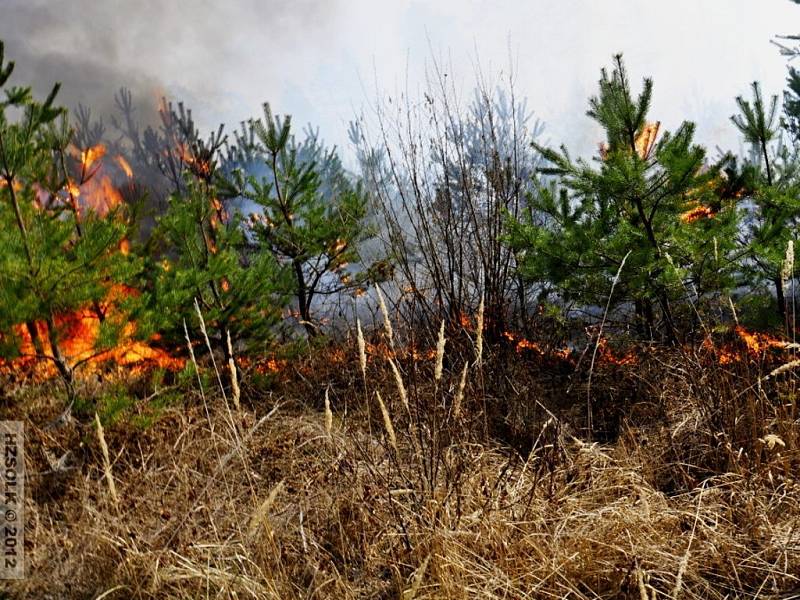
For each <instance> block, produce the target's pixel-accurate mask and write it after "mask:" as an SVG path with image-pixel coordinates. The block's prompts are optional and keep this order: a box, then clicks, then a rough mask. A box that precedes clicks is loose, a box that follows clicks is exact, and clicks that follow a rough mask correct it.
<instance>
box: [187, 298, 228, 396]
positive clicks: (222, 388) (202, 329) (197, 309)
mask: <svg viewBox="0 0 800 600" xmlns="http://www.w3.org/2000/svg"><path fill="white" fill-rule="evenodd" d="M194 310H195V312H196V313H197V318H198V319H199V320H200V332H201V333H202V334H203V339H204V340H205V342H206V347H207V348H208V353H209V355H210V356H211V364H212V365H213V366H214V373H216V375H217V383H218V384H219V389H220V391H221V392H222V398H223V399H224V400H225V404H227V403H228V396H227V394H226V393H225V386H224V385H222V377H220V375H219V369H218V368H217V361H216V360H215V359H214V349H213V348H212V347H211V340H209V339H208V331H206V321H205V319H203V313H202V311H201V310H200V304H198V302H197V298H195V299H194Z"/></svg>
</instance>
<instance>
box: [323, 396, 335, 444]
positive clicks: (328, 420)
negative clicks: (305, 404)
mask: <svg viewBox="0 0 800 600" xmlns="http://www.w3.org/2000/svg"><path fill="white" fill-rule="evenodd" d="M328 391H329V389H328V388H325V432H326V433H327V434H328V437H330V435H331V431H332V430H333V413H332V412H331V399H330V397H329V394H328Z"/></svg>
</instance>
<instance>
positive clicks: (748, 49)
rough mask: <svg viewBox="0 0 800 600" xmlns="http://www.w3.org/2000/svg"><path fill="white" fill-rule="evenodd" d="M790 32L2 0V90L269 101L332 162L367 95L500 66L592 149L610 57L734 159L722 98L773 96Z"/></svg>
mask: <svg viewBox="0 0 800 600" xmlns="http://www.w3.org/2000/svg"><path fill="white" fill-rule="evenodd" d="M792 33H800V6H799V5H797V4H794V3H792V2H790V1H789V0H759V1H755V0H670V1H669V2H665V1H660V2H656V1H654V0H602V1H599V0H582V1H579V0H525V1H522V0H518V1H510V0H498V1H493V2H488V1H478V0H427V1H423V0H394V1H389V0H286V1H279V0H216V1H214V2H211V1H208V0H158V1H156V0H129V1H127V2H126V1H122V0H104V1H102V2H97V1H96V0H69V1H66V0H0V40H3V41H4V42H5V45H6V59H11V60H15V61H16V62H17V71H16V72H15V77H14V79H13V80H12V82H13V83H16V84H27V83H32V84H33V85H34V88H35V90H36V91H37V92H39V93H40V94H44V93H46V92H47V91H48V89H49V85H50V84H51V83H52V82H53V81H56V80H58V81H61V82H62V83H63V88H62V93H61V96H60V98H61V101H62V103H64V104H66V105H68V106H74V105H76V104H77V103H78V102H81V103H84V104H87V105H89V106H91V107H93V109H94V111H95V113H96V114H103V113H107V112H109V111H110V110H111V109H112V108H113V96H114V92H115V91H116V90H117V89H118V88H119V87H120V86H126V87H129V88H131V90H132V91H133V93H134V97H135V98H136V100H137V102H138V106H139V114H140V116H141V118H142V119H143V120H151V119H153V118H154V115H155V111H154V109H155V107H156V106H157V101H158V98H159V97H160V96H162V95H165V96H167V97H168V98H172V99H176V100H183V101H185V103H186V104H187V105H188V106H190V107H192V108H193V110H194V115H195V118H196V120H197V122H198V124H199V125H200V126H201V127H202V128H204V129H211V128H213V127H215V126H216V125H217V124H218V123H220V122H224V123H226V124H228V126H233V127H235V126H236V125H237V123H238V122H239V121H241V120H243V119H246V118H248V117H251V116H260V114H261V104H262V103H263V102H265V101H269V102H270V103H271V104H272V106H273V110H274V111H275V112H278V113H281V114H286V113H289V114H292V115H293V117H294V119H295V121H296V122H297V123H301V124H305V123H311V124H313V125H314V126H315V127H318V128H319V131H320V134H321V136H322V137H323V138H324V139H325V140H326V141H327V142H328V143H330V144H336V145H338V146H339V147H340V148H342V149H343V152H344V154H345V158H347V157H348V156H350V155H351V154H352V151H351V149H350V147H349V144H348V141H347V124H348V122H349V121H350V120H351V119H353V118H354V116H356V115H357V114H361V113H362V112H365V113H367V114H369V112H370V107H372V106H374V105H375V103H376V100H377V99H378V98H385V97H386V96H387V95H391V96H393V97H396V96H397V95H398V94H399V93H401V92H405V91H408V92H409V93H410V95H411V96H415V95H419V90H420V85H421V82H422V81H423V79H424V76H425V72H426V68H430V66H431V62H432V59H434V58H435V59H437V60H439V61H440V62H441V64H443V65H445V70H446V71H448V75H449V76H450V77H453V78H454V79H455V81H456V82H457V85H458V86H461V87H463V89H465V90H466V89H469V88H470V87H471V86H472V85H473V84H474V82H475V73H476V69H477V68H478V67H479V68H480V70H481V72H483V73H484V74H485V75H488V76H489V78H492V77H493V76H496V77H499V76H500V74H504V75H508V74H509V72H513V74H514V78H515V87H516V93H517V95H518V96H524V97H527V99H528V107H529V108H530V109H532V110H533V111H534V113H535V115H536V117H538V118H539V119H541V120H542V121H544V123H545V125H546V134H545V139H546V140H547V141H549V142H551V143H553V144H561V143H562V142H563V143H565V144H566V145H567V147H569V148H570V149H571V150H572V151H573V152H575V153H576V154H586V153H591V152H592V151H593V150H594V149H596V146H597V143H598V142H599V141H600V132H599V130H598V129H597V128H596V126H595V125H594V124H593V123H592V122H591V121H590V120H589V119H588V117H586V116H585V112H586V107H587V98H588V97H589V96H590V95H591V94H593V93H594V92H595V90H596V84H597V80H598V78H599V73H600V68H601V67H603V66H609V65H610V63H611V57H612V55H613V54H615V53H617V52H622V53H623V54H624V56H625V59H626V63H627V65H628V70H629V74H630V76H631V79H632V80H634V81H637V82H638V81H639V80H640V79H641V78H642V77H644V76H652V77H653V78H654V80H655V89H654V98H653V105H652V111H651V117H652V118H653V119H658V120H660V121H662V124H663V126H664V127H665V128H666V129H674V128H676V127H677V126H678V125H679V124H680V123H681V121H683V120H685V119H686V120H691V121H695V122H696V123H697V125H698V129H697V138H698V141H700V142H702V143H704V144H706V145H708V146H709V147H710V148H711V149H712V150H713V148H714V147H716V146H720V147H721V148H723V149H731V150H738V149H739V147H740V141H739V137H738V134H737V132H736V131H735V130H734V129H733V126H732V124H731V123H730V121H729V117H730V115H731V114H733V113H734V112H735V109H736V106H735V103H734V98H735V96H736V95H738V94H747V93H748V92H749V84H750V82H752V81H754V80H759V81H761V82H762V85H763V88H764V90H765V92H767V93H770V94H772V93H776V94H779V93H781V91H782V89H783V87H784V81H785V76H786V58H785V57H783V56H781V55H780V53H779V51H778V49H777V47H776V46H775V45H774V44H773V43H771V40H773V39H775V37H776V36H777V35H779V34H792Z"/></svg>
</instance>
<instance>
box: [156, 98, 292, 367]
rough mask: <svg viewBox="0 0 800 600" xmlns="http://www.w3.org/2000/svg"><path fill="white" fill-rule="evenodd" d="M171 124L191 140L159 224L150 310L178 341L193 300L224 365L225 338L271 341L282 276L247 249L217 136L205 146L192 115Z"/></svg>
mask: <svg viewBox="0 0 800 600" xmlns="http://www.w3.org/2000/svg"><path fill="white" fill-rule="evenodd" d="M175 118H176V119H178V120H179V121H180V123H181V128H182V129H183V131H184V136H183V137H184V139H186V140H188V142H187V144H186V145H185V147H183V148H182V149H181V155H182V159H181V160H182V164H183V165H184V166H183V167H182V169H183V173H182V176H183V179H184V183H183V184H182V186H181V191H179V192H176V193H174V194H173V195H172V196H171V197H170V198H169V201H168V207H167V210H166V212H165V214H163V215H162V216H160V217H159V218H158V224H157V228H156V238H157V239H158V240H159V241H160V243H161V244H162V248H161V251H162V253H163V256H164V260H163V261H161V262H159V263H155V262H154V263H153V264H151V265H150V275H149V277H150V279H151V287H152V290H153V295H152V298H153V308H154V309H155V312H156V313H157V314H158V315H160V323H159V329H160V330H162V331H164V332H165V333H167V334H170V333H171V334H173V335H176V336H179V337H180V336H182V335H183V329H182V327H183V321H184V320H185V321H186V322H187V323H191V322H196V321H197V315H196V313H195V308H194V302H195V300H197V303H198V305H199V307H200V308H201V310H202V312H203V317H204V320H205V322H206V326H207V328H208V332H209V336H210V337H211V338H212V339H215V340H216V343H217V344H218V346H219V348H220V349H221V350H222V352H223V354H224V356H225V358H226V360H231V359H234V360H235V357H234V356H233V355H232V354H231V348H230V347H229V346H228V344H227V339H228V336H230V337H231V339H232V341H233V344H236V343H248V342H252V341H257V342H263V341H264V340H266V339H268V338H269V337H270V334H271V329H272V327H273V326H274V325H275V323H276V322H277V321H278V319H279V318H280V309H281V308H282V307H283V305H284V303H285V300H284V294H283V292H282V290H284V289H285V287H286V277H285V275H284V272H283V269H282V268H281V267H280V265H278V264H277V262H276V261H275V260H274V258H273V257H272V255H271V254H269V253H263V252H261V253H259V252H253V251H252V248H251V246H252V244H251V243H250V241H249V240H248V238H247V236H246V233H245V225H244V223H243V218H242V215H241V213H240V212H239V211H237V210H234V207H233V201H234V199H235V198H236V197H237V196H238V191H237V189H236V188H234V187H233V185H232V184H231V183H230V182H229V181H228V179H227V178H226V177H225V176H223V174H222V172H221V169H220V168H219V166H218V161H219V158H220V156H219V153H220V149H221V148H222V147H223V145H224V143H225V138H224V137H223V136H222V130H221V129H220V130H219V131H218V132H216V133H215V134H214V135H212V136H210V138H209V139H208V140H207V141H204V140H202V139H201V138H200V137H199V134H198V132H197V130H196V129H195V127H194V123H193V122H192V121H191V116H190V113H184V112H183V111H182V112H181V115H175Z"/></svg>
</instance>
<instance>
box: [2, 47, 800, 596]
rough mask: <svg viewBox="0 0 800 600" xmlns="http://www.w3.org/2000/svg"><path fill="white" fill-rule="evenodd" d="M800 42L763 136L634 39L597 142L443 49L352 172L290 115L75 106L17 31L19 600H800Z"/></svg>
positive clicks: (12, 278)
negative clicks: (715, 138) (700, 109)
mask: <svg viewBox="0 0 800 600" xmlns="http://www.w3.org/2000/svg"><path fill="white" fill-rule="evenodd" d="M798 39H800V38H795V37H792V36H789V37H786V38H781V40H782V43H781V45H780V48H779V50H780V51H781V52H782V53H783V54H784V55H786V57H787V64H788V66H787V81H786V87H785V89H783V90H768V89H764V88H763V86H762V85H761V84H759V83H758V82H748V81H746V80H745V81H743V82H742V93H741V95H739V96H737V97H735V98H731V107H732V110H731V116H730V121H729V127H730V128H731V129H732V130H733V131H735V132H736V134H737V135H738V136H739V138H740V139H741V147H740V148H739V149H730V150H726V149H720V148H715V149H712V148H707V147H705V146H704V145H702V144H701V143H699V142H698V141H697V140H696V139H695V138H696V124H695V123H692V122H690V121H684V122H683V123H681V124H680V125H679V126H677V127H676V128H673V129H672V130H668V129H667V127H666V126H665V125H662V122H661V121H659V116H658V115H657V114H652V113H653V111H652V110H651V104H652V99H653V97H654V95H657V94H658V93H659V87H658V82H657V81H654V80H653V79H651V78H649V77H648V76H647V75H648V74H647V73H634V72H630V71H629V69H628V68H627V67H626V62H625V57H623V56H622V55H621V54H618V55H614V56H610V57H601V59H600V61H601V62H599V63H598V64H597V83H596V86H595V88H594V92H593V94H592V95H591V96H590V97H589V98H586V99H585V103H584V107H585V115H587V116H588V117H589V118H590V119H591V120H592V121H593V122H594V123H595V124H596V125H597V126H598V127H599V131H602V138H600V139H598V140H597V144H596V148H595V152H594V154H593V155H592V156H582V155H580V154H576V153H575V151H574V149H570V148H569V147H567V146H566V145H559V144H558V142H559V140H555V141H547V142H545V137H544V135H543V131H544V124H543V123H542V122H540V121H539V120H537V119H536V117H535V116H534V113H533V111H532V110H531V108H530V107H529V106H528V102H527V100H526V99H525V98H524V97H522V96H520V94H519V92H518V90H516V89H515V86H514V82H513V80H512V79H510V78H509V79H508V80H507V81H503V82H502V84H501V85H497V86H494V85H492V86H489V85H487V84H486V83H485V81H484V80H483V79H480V78H476V82H475V85H474V87H473V88H472V91H471V94H470V95H469V96H468V97H467V99H466V100H465V99H464V98H463V97H461V96H459V94H458V92H457V91H456V89H455V87H454V85H453V84H452V82H451V81H450V80H449V79H448V78H447V75H446V74H445V73H444V72H442V71H441V70H438V68H437V69H434V72H433V76H432V77H431V78H430V79H428V81H427V88H426V89H424V90H423V91H422V92H421V93H420V94H419V96H418V97H410V98H405V99H403V101H402V102H380V103H378V104H377V105H376V107H375V111H374V114H373V115H372V117H371V118H369V119H367V118H354V119H353V121H352V122H351V123H350V127H349V131H348V136H349V139H350V141H351V143H352V147H353V149H354V151H353V153H354V156H355V160H354V164H355V166H354V167H352V166H350V165H349V164H347V162H346V160H345V158H344V156H343V151H342V150H340V149H339V148H336V147H332V146H329V145H327V144H326V143H325V141H324V140H323V138H322V137H321V135H320V133H319V130H317V129H315V128H314V127H312V126H308V127H306V128H302V127H301V128H298V127H297V126H296V123H295V122H294V121H293V120H292V118H291V116H288V115H280V114H277V113H276V112H274V110H273V108H272V106H271V105H270V104H269V103H265V104H264V105H263V106H262V107H261V108H260V110H258V111H256V113H255V114H257V116H254V117H253V118H251V119H249V120H246V121H243V122H241V123H239V124H238V125H237V126H234V127H232V128H231V127H229V126H223V125H220V126H219V128H217V129H214V130H211V131H201V129H200V128H199V127H198V125H197V124H196V122H195V119H194V117H193V113H192V110H191V108H190V107H189V106H187V105H185V104H184V103H183V102H180V101H177V100H172V99H168V98H162V99H161V101H160V104H159V105H158V110H157V115H158V121H157V122H153V123H147V122H144V121H142V120H140V118H139V115H138V114H137V111H136V108H135V106H136V104H135V90H129V89H126V88H122V89H120V90H119V91H118V92H117V94H116V95H115V97H114V99H113V100H114V106H115V112H114V114H113V115H110V116H104V117H100V116H96V115H95V114H94V113H93V111H92V109H91V108H90V107H88V106H83V105H80V106H78V107H75V108H67V107H64V106H62V105H61V103H60V100H59V92H60V89H59V84H58V83H56V82H52V83H53V86H52V88H51V90H50V92H49V94H47V95H44V96H39V95H38V94H35V93H34V91H33V89H32V88H31V87H27V86H25V85H11V77H12V73H13V75H14V78H15V79H14V81H18V80H24V78H25V73H24V72H19V71H18V70H17V69H16V68H15V64H14V62H13V56H8V55H7V52H5V51H4V46H3V44H2V42H0V90H1V91H2V93H3V99H2V100H0V383H1V384H2V385H1V388H0V417H1V418H2V419H3V420H5V421H21V422H22V423H23V424H24V428H25V434H24V442H25V458H24V468H25V486H26V487H25V490H26V497H25V498H24V500H23V504H24V519H25V520H24V547H23V548H22V549H23V550H24V559H25V576H24V578H21V579H17V580H10V579H9V580H5V581H3V582H2V584H0V597H2V598H6V597H7V598H96V599H98V600H99V599H101V598H107V599H114V598H175V599H183V598H186V599H189V598H200V597H203V598H211V597H214V598H275V599H283V598H307V599H312V598H352V599H356V598H359V599H360V598H375V599H377V598H387V599H388V598H402V599H403V600H412V599H414V598H417V599H423V598H473V597H476V598H574V599H584V598H585V599H589V598H636V599H640V600H648V599H656V598H675V599H676V598H698V599H699V598H719V599H723V598H775V599H777V598H784V599H789V598H800V481H798V473H800V410H799V409H800V407H799V406H798V404H799V403H798V382H799V381H800V379H798V373H800V356H798V349H800V343H798V342H797V338H798V336H797V334H798V332H799V331H800V330H799V329H798V324H797V315H796V313H797V308H798V306H797V305H798V295H797V294H796V283H797V270H796V267H795V257H794V243H795V241H796V239H797V231H798V229H797V228H798V224H799V222H800V71H798V70H796V69H795V68H794V67H793V66H792V63H791V58H792V57H794V56H796V55H797V54H800V49H799V48H796V47H795V46H794V44H796V43H797V40H798ZM777 51H778V50H776V52H777ZM581 116H583V115H582V114H576V115H575V117H576V118H578V117H581ZM346 164H347V166H346ZM4 507H5V505H4ZM4 535H6V536H7V535H8V534H4ZM5 539H6V538H5V537H4V540H5ZM5 546H6V547H7V544H5ZM792 594H795V595H792Z"/></svg>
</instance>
